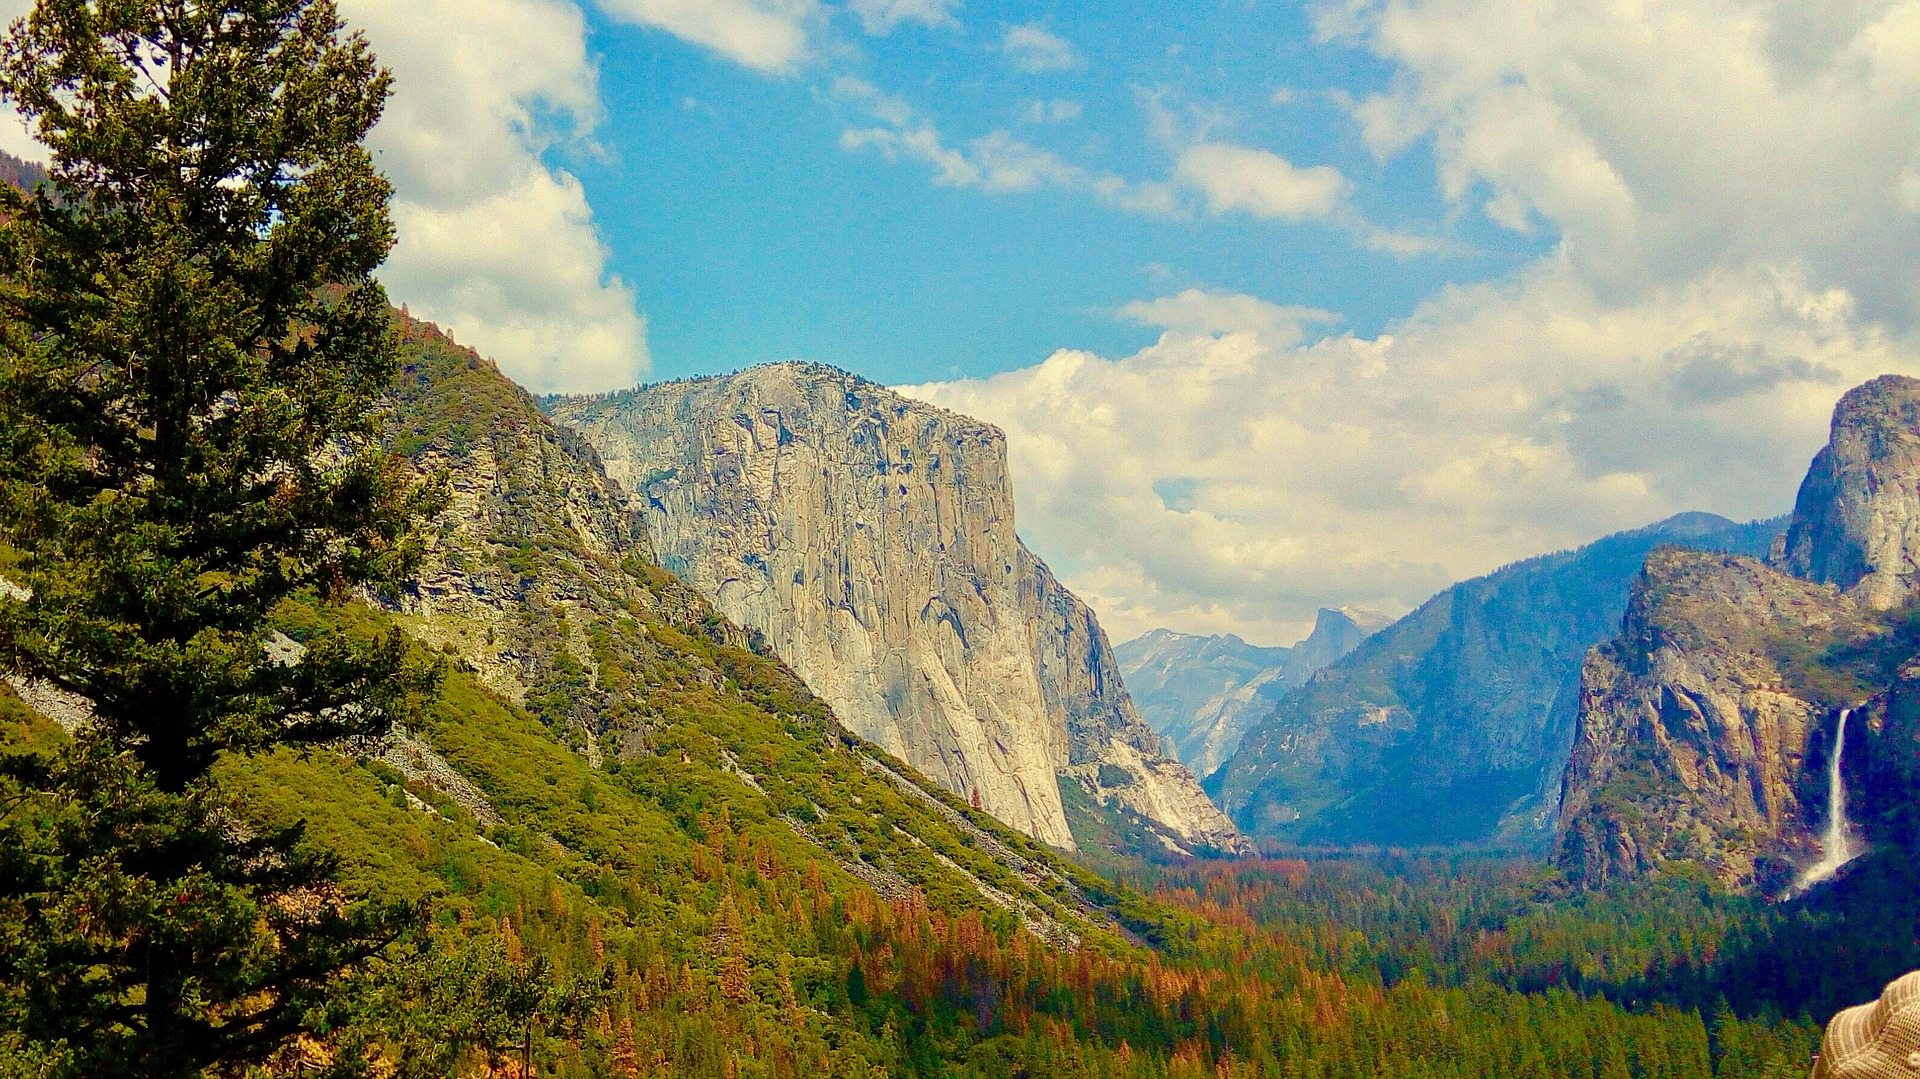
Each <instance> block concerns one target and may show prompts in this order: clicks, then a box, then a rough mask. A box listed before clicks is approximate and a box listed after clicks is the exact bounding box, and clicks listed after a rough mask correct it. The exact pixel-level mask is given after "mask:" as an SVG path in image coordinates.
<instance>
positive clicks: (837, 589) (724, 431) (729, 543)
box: [548, 364, 1244, 850]
mask: <svg viewBox="0 0 1920 1079" xmlns="http://www.w3.org/2000/svg"><path fill="white" fill-rule="evenodd" d="M548 407H549V411H550V412H551V413H552V415H553V416H554V418H555V419H556V420H557V421H559V422H560V423H562V424H564V425H566V426H569V427H572V428H573V429H575V430H577V431H578V432H579V433H580V434H581V435H582V436H583V437H584V438H585V439H586V440H587V441H588V442H589V443H591V444H592V445H593V446H594V447H595V449H596V450H597V451H598V453H599V455H600V458H601V459H602V460H604V461H605V464H606V469H607V472H608V474H609V475H610V476H612V477H613V478H614V479H615V480H617V481H619V483H620V484H621V485H622V486H623V487H625V489H626V490H628V491H630V492H632V493H633V495H634V496H635V497H636V498H640V499H643V500H644V502H645V516H646V520H647V522H648V525H649V527H650V530H651V537H652V542H653V544H654V547H655V549H656V550H657V552H658V553H659V556H660V560H661V563H662V564H663V565H664V566H666V567H667V568H668V569H669V570H671V571H672V572H674V573H675V574H677V575H679V576H680V577H681V578H682V579H684V580H686V581H687V582H688V583H689V584H691V585H692V586H693V587H694V588H695V589H696V590H698V591H699V592H700V593H701V594H703V595H704V596H706V597H708V598H709V599H711V600H712V602H713V603H714V605H715V606H716V607H718V608H719V610H720V611H721V612H722V613H724V614H725V615H726V616H727V617H728V618H729V619H731V620H733V621H734V622H737V623H739V624H740V625H743V626H746V627H749V628H750V629H752V630H754V631H755V632H757V633H758V634H760V635H761V637H762V638H763V640H764V641H765V644H766V646H767V647H769V648H770V649H771V650H772V651H773V652H774V653H775V654H777V655H778V656H780V657H781V658H782V659H783V660H785V661H786V662H787V663H788V664H790V665H791V666H792V667H793V669H794V670H795V671H797V672H798V673H799V674H800V676H801V677H802V678H803V679H805V680H806V682H807V684H808V685H809V686H810V687H811V688H812V689H813V691H814V692H815V693H817V694H819V695H820V696H821V697H822V698H823V699H825V700H826V701H827V702H828V703H829V704H831V705H832V707H833V710H834V713H835V715H837V716H838V717H839V718H840V720H841V721H842V722H843V723H844V724H845V725H846V726H847V727H848V728H849V729H850V730H852V731H853V732H855V733H857V734H859V735H860V736H861V737H863V738H865V739H868V740H870V741H872V742H874V743H876V744H878V745H880V746H882V747H884V748H885V749H887V750H888V751H889V752H891V753H893V754H895V755H897V756H899V757H901V758H902V759H904V760H906V761H908V762H909V763H911V764H912V765H913V766H914V767H916V768H918V769H920V770H921V771H923V772H924V773H926V774H927V775H928V776H930V777H932V778H934V779H935V780H936V781H937V782H939V783H941V784H942V785H944V786H945V787H946V788H947V789H948V790H950V791H952V792H954V793H955V794H957V795H959V796H960V797H962V798H965V799H967V800H969V801H971V802H973V803H974V804H976V805H978V806H980V807H981V808H983V809H984V810H986V811H987V812H989V813H991V814H992V815H994V816H995V817H997V818H999V819H1000V820H1002V821H1004V822H1006V823H1008V824H1010V825H1012V826H1014V827H1016V828H1018V829H1020V830H1022V831H1024V832H1026V833H1028V834H1029V835H1032V836H1035V837H1036V838H1039V839H1041V840H1044V841H1046V842H1048V843H1050V844H1053V845H1054V846H1057V847H1062V848H1072V847H1073V846H1075V844H1076V837H1075V822H1073V821H1071V820H1070V814H1072V815H1079V816H1081V817H1082V818H1083V819H1082V820H1081V821H1080V822H1078V823H1079V825H1080V828H1081V830H1082V831H1090V830H1097V831H1100V832H1102V833H1103V834H1108V833H1112V832H1114V831H1116V828H1115V827H1114V825H1118V826H1119V827H1118V828H1117V830H1118V831H1120V832H1126V831H1128V830H1129V827H1130V826H1131V827H1133V828H1135V829H1136V830H1137V828H1142V827H1143V828H1145V829H1147V830H1149V831H1150V832H1151V833H1153V835H1154V836H1155V837H1156V838H1157V839H1158V840H1159V842H1160V843H1163V844H1166V845H1168V846H1177V847H1180V848H1182V849H1193V848H1198V847H1204V848H1214V849H1225V850H1237V849H1243V846H1244V840H1242V839H1240V837H1239V836H1238V834H1237V833H1236V832H1235V831H1234V829H1233V827H1232V825H1231V824H1229V823H1228V822H1227V820H1226V818H1225V817H1224V816H1222V815H1221V814H1220V813H1219V811H1218V810H1216V809H1215V808H1214V807H1213V806H1212V805H1211V804H1210V803H1209V802H1208V801H1207V799H1206V797H1205V795H1204V794H1203V793H1202V792H1201V790H1200V788H1199V785H1198V784H1197V783H1195V781H1194V780H1193V778H1192V776H1191V775H1190V774H1189V773H1187V771H1186V770H1185V769H1184V768H1182V767H1181V766H1180V765H1179V764H1177V763H1176V762H1174V761H1172V760H1169V759H1168V758H1167V757H1166V756H1165V754H1164V753H1162V752H1161V749H1160V745H1159V739H1158V736H1157V735H1155V734H1154V733H1153V731H1152V729H1151V728H1149V727H1148V726H1147V724H1146V723H1145V721H1144V720H1142V719H1141V718H1140V715H1139V713H1138V711H1137V710H1136V709H1135V707H1134V705H1133V702H1132V701H1131V700H1130V699H1129V698H1128V696H1127V693H1126V690H1125V688H1124V687H1123V685H1122V683H1121V678H1120V673H1119V669H1118V667H1117V666H1116V664H1115V662H1114V658H1113V653H1112V649H1111V647H1110V646H1109V644H1108V642H1107V639H1106V636H1105V634H1104V633H1103V632H1102V631H1101V629H1100V627H1099V625H1098V623H1097V622H1096V621H1095V620H1094V617H1093V615H1092V612H1091V611H1089V610H1088V609H1087V608H1086V606H1085V605H1084V604H1082V603H1080V601H1079V600H1078V599H1076V598H1075V597H1074V596H1073V595H1072V594H1071V593H1070V592H1068V591H1067V590H1066V589H1065V588H1063V587H1062V586H1061V585H1060V584H1059V583H1058V582H1057V581H1056V580H1055V579H1054V578H1053V575H1052V574H1051V573H1050V572H1048V571H1047V569H1046V567H1045V566H1044V565H1043V564H1042V563H1041V562H1040V561H1039V560H1038V559H1037V558H1035V557H1033V555H1032V554H1031V553H1029V552H1028V551H1027V550H1026V549H1025V548H1024V547H1023V546H1022V545H1021V543H1020V540H1019V538H1018V536H1017V535H1016V533H1015V529H1014V505H1013V493H1012V485H1011V483H1010V480H1009V478H1008V474H1007V462H1006V447H1005V442H1004V439H1003V437H1002V435H1001V434H1000V432H999V431H998V430H997V429H996V428H994V427H992V426H990V425H987V424H983V423H979V422H977V421H974V420H971V419H968V418H966V417H963V416H958V415H955V414H953V413H949V412H945V411H943V410H940V409H937V408H934V407H932V406H929V405H926V404H923V403H921V402H918V401H913V400H910V399H908V398H906V397H903V396H900V395H899V394H896V393H893V392H891V391H889V390H887V389H885V388H883V387H880V386H877V385H874V384H872V383H869V382H866V381H864V380H861V379H859V378H857V377H855V376H852V375H849V374H847V373H845V372H841V371H838V370H835V369H833V368H828V367H823V366H819V365H812V364H776V365H771V366H766V367H758V368H753V369H751V370H748V371H745V372H741V373H739V374H736V375H732V376H727V377H723V378H707V379H698V380H693V381H687V382H675V383H667V384H663V385H656V386H650V387H643V388H641V389H638V390H634V391H629V392H626V393H620V394H614V395H610V396H601V397H585V398H558V399H551V400H550V401H549V402H548ZM1063 787H1065V788H1066V789H1065V790H1064V792H1063ZM1089 813H1094V814H1101V815H1114V814H1117V815H1118V817H1119V818H1121V819H1120V820H1117V821H1116V820H1109V821H1106V822H1104V823H1102V822H1096V821H1094V820H1091V819H1084V818H1086V817H1087V815H1088V814H1089Z"/></svg>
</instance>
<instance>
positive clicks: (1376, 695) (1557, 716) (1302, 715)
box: [1207, 513, 1781, 853]
mask: <svg viewBox="0 0 1920 1079" xmlns="http://www.w3.org/2000/svg"><path fill="white" fill-rule="evenodd" d="M1780 524H1781V522H1780V521H1779V520H1778V519H1775V520H1770V521H1761V522H1753V523H1749V524H1736V523H1735V522H1732V521H1729V520H1727V519H1725V518H1721V517H1717V516H1714V515H1712V514H1701V513H1685V514H1677V515H1675V516H1673V517H1670V518H1667V519H1666V520H1663V521H1660V522H1657V523H1655V524H1653V525H1650V526H1648V527H1646V528H1642V529H1636V530H1632V531H1628V532H1621V533H1616V534H1614V535H1612V536H1607V537H1603V538H1601V539H1599V540H1596V541H1595V542H1593V543H1591V544H1588V545H1586V546H1584V547H1580V548H1574V549H1572V550H1568V551H1561V552H1555V553H1553V554H1548V555H1541V556H1538V557H1535V558H1531V559H1525V560H1522V561H1520V562H1516V563H1513V564H1510V565H1508V566H1505V567H1502V568H1501V569H1499V570H1496V571H1495V572H1493V573H1491V574H1488V575H1486V576H1484V577H1479V578H1475V579H1473V580H1470V581H1463V582H1461V583H1459V584H1457V585H1454V586H1452V587H1450V588H1448V589H1446V590H1445V591H1443V592H1441V593H1439V594H1438V595H1436V596H1435V597H1434V598H1432V599H1430V600H1429V601H1427V602H1426V603H1425V604H1422V605H1421V606H1420V607H1419V608H1417V609H1415V610H1414V611H1413V612H1412V613H1411V614H1409V615H1407V616H1406V617H1405V618H1402V619H1401V620H1399V621H1398V622H1396V623H1394V624H1393V625H1392V626H1389V627H1387V628H1386V629H1383V630H1381V631H1380V632H1378V633H1375V634H1374V635H1372V636H1371V637H1369V638H1368V639H1367V640H1366V641H1364V642H1362V643H1361V644H1360V645H1359V646H1358V647H1356V648H1355V649H1354V650H1353V652H1351V653H1349V654H1348V655H1347V656H1346V657H1344V658H1342V659H1341V660H1340V661H1338V662H1336V663H1334V664H1332V665H1330V666H1328V667H1326V668H1325V669H1323V670H1321V671H1320V672H1319V673H1318V674H1316V675H1315V676H1314V678H1313V679H1312V681H1311V682H1309V684H1308V685H1306V686H1305V687H1303V688H1302V689H1301V690H1300V691H1299V692H1297V693H1295V694H1292V695H1290V696H1289V697H1287V698H1286V699H1284V700H1282V701H1281V702H1279V704H1278V707H1277V710H1276V711H1275V713H1274V714H1273V715H1272V716H1271V717H1269V718H1268V719H1267V720H1266V721H1264V722H1262V723H1261V724H1260V725H1259V726H1257V727H1255V728H1254V729H1253V730H1252V731H1250V732H1249V733H1248V734H1247V736H1246V738H1245V739H1244V740H1243V742H1242V744H1241V748H1240V751H1239V753H1238V754H1236V755H1235V757H1234V758H1233V759H1232V760H1231V761H1229V762H1228V763H1227V764H1226V765H1225V766H1224V767H1223V768H1222V769H1221V770H1220V771H1219V772H1217V773H1215V774H1214V775H1213V776H1210V777H1209V778H1208V780H1207V786H1208V789H1209V791H1210V793H1212V794H1214V795H1215V797H1216V799H1217V800H1218V801H1219V802H1220V804H1221V805H1223V806H1225V807H1226V808H1227V810H1228V812H1229V814H1230V815H1232V816H1233V817H1234V818H1235V820H1236V821H1237V822H1238V823H1240V824H1241V826H1242V827H1244V828H1247V829H1249V830H1250V831H1253V832H1255V833H1257V834H1261V835H1267V836H1273V837H1275V838H1282V839H1286V840H1288V841H1291V842H1302V843H1331V844H1339V845H1347V844H1363V845H1366V844H1378V845H1389V846H1397V845H1412V846H1422V845H1459V844H1467V845H1484V846H1495V847H1504V848H1517V849H1521V850H1528V851H1535V852H1541V853H1544V852H1546V851H1547V850H1549V849H1550V848H1551V846H1552V844H1553V841H1554V835H1555V822H1556V818H1557V813H1558V805H1559V795H1560V788H1561V783H1560V777H1561V770H1562V769H1563V768H1564V767H1565V764H1566V761H1567V759H1568V754H1569V753H1570V751H1571V748H1572V744H1573V737H1574V726H1575V720H1576V717H1577V714H1578V701H1579V697H1578V691H1579V674H1580V665H1581V663H1582V661H1583V660H1584V657H1585V655H1586V652H1587V650H1588V649H1589V648H1590V647H1592V646H1593V645H1595V644H1597V643H1599V642H1601V641H1603V640H1605V639H1606V638H1607V636H1608V635H1610V634H1611V633H1613V632H1615V631H1617V628H1618V625H1619V620H1620V617H1621V615H1622V614H1623V613H1624V611H1625V608H1626V604H1627V599H1628V594H1629V592H1630V590H1631V587H1632V582H1633V581H1634V579H1635V578H1636V577H1637V576H1638V574H1639V572H1640V569H1641V566H1642V564H1643V563H1644V560H1645V557H1646V553H1647V552H1648V551H1650V550H1652V549H1653V548H1654V547H1657V546H1660V545H1662V544H1665V543H1669V542H1673V541H1676V540H1678V541H1683V542H1687V543H1691V544H1695V545H1709V544H1712V545H1718V546H1722V547H1726V548H1728V549H1733V550H1739V551H1745V552H1747V553H1750V554H1762V553H1765V552H1766V551H1767V550H1768V549H1769V548H1770V546H1771V545H1772V540H1773V537H1774V535H1775V534H1776V533H1777V532H1778V529H1779V526H1780Z"/></svg>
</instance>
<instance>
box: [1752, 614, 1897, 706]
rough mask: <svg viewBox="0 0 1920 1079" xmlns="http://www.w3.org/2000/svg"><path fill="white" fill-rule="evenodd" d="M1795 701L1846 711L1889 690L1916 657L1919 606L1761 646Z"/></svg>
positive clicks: (1774, 639) (1775, 640)
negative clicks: (1901, 671)
mask: <svg viewBox="0 0 1920 1079" xmlns="http://www.w3.org/2000/svg"><path fill="white" fill-rule="evenodd" d="M1766 652H1767V653H1768V655H1769V656H1770V657H1771V658H1772V659H1773V661H1774V662H1775V663H1776V664H1778V665H1779V667H1780V673H1781V675H1782V676H1783V677H1784V678H1786V680H1787V685H1788V686H1790V687H1791V688H1792V690H1793V692H1794V694H1795V695H1796V696H1799V697H1801V698H1803V699H1805V700H1809V701H1812V702H1814V703H1815V704H1819V705H1823V706H1825V707H1827V708H1850V707H1853V706H1855V705H1858V704H1860V703H1861V702H1862V701H1865V700H1866V699H1867V698H1869V697H1872V696H1873V695H1875V694H1877V693H1879V692H1880V691H1881V690H1883V689H1885V688H1886V687H1887V686H1889V685H1892V684H1893V682H1894V678H1895V675H1896V674H1897V672H1898V671H1899V670H1900V668H1901V667H1902V666H1903V665H1905V664H1906V663H1907V661H1909V660H1911V659H1912V658H1913V657H1914V656H1915V655H1920V601H1916V600H1908V601H1907V602H1906V603H1904V604H1902V605H1901V606H1899V607H1897V608H1895V609H1893V610H1891V611H1888V612H1886V613H1884V614H1880V615H1877V616H1875V617H1873V618H1872V619H1871V620H1870V621H1867V622H1865V623H1864V624H1841V625H1838V626H1835V627H1831V628H1829V629H1827V630H1825V631H1823V632H1816V633H1810V634H1797V635H1783V636H1779V637H1775V638H1772V639H1769V640H1768V641H1766Z"/></svg>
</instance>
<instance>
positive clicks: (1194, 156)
mask: <svg viewBox="0 0 1920 1079" xmlns="http://www.w3.org/2000/svg"><path fill="white" fill-rule="evenodd" d="M1175 174H1176V175H1177V176H1178V177H1179V179H1180V181H1181V182H1182V183H1185V184H1187V185H1189V186H1191V187H1193V188H1194V189H1195V190H1197V191H1199V192H1200V193H1201V194H1203V195H1204V196H1205V197H1206V200H1207V208H1208V209H1209V210H1211V211H1213V212H1214V213H1226V212H1229V211H1233V210H1240V211H1244V212H1246V213H1250V214H1254V215H1255V216H1258V217H1276V218H1282V219H1288V220H1299V219H1301V218H1310V217H1326V216H1328V215H1330V214H1332V213H1334V212H1335V211H1336V210H1338V209H1340V207H1341V205H1342V204H1343V202H1344V201H1345V198H1346V194H1347V187H1348V184H1347V180H1346V177H1344V176H1342V175H1340V170H1339V169H1336V168H1333V167H1331V166H1329V165H1314V166H1312V167H1309V168H1300V167H1298V166H1296V165H1294V164H1293V163H1292V162H1290V161H1288V160H1287V159H1286V158H1284V157H1281V156H1280V155H1279V154H1274V153H1269V152H1267V151H1265V150H1250V149H1248V148H1246V147H1244V146H1231V145H1228V144H1225V143H1217V142H1215V143H1205V142H1203V143H1199V144H1196V145H1194V146H1189V147H1188V148H1187V149H1186V150H1185V151H1183V152H1182V153H1181V154H1180V163H1179V165H1178V167H1177V168H1176V170H1175Z"/></svg>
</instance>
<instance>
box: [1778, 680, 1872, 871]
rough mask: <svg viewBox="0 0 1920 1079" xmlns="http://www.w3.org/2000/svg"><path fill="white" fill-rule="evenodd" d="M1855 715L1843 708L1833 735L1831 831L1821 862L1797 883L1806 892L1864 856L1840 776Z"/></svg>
mask: <svg viewBox="0 0 1920 1079" xmlns="http://www.w3.org/2000/svg"><path fill="white" fill-rule="evenodd" d="M1852 712H1853V709H1851V708H1842V709H1840V723H1839V725H1838V726H1837V727H1836V728H1835V729H1834V732H1833V759H1832V760H1830V761H1828V762H1827V830H1826V831H1825V832H1824V833H1822V835H1821V836H1820V860H1819V861H1817V862H1815V863H1813V864H1812V865H1810V866H1808V867H1807V870H1806V872H1804V873H1802V874H1800V879H1799V880H1798V881H1797V882H1795V887H1796V888H1797V889H1799V890H1802V891H1804V890H1805V889H1808V888H1811V887H1813V886H1814V885H1816V884H1819V883H1820V882H1821V881H1824V880H1827V879H1829V878H1831V877H1832V876H1833V875H1834V874H1835V873H1838V872H1839V871H1840V867H1841V866H1843V865H1846V864H1847V863H1848V862H1851V861H1853V860H1854V859H1855V858H1858V857H1859V856H1860V855H1861V853H1862V851H1861V850H1860V848H1859V847H1858V846H1857V845H1856V844H1855V843H1854V841H1853V825H1852V823H1851V822H1849V821H1848V820H1847V781H1846V780H1845V779H1844V778H1842V776H1841V774H1840V761H1841V758H1842V755H1843V754H1845V753H1846V750H1847V717H1848V716H1849V715H1851V714H1852Z"/></svg>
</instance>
